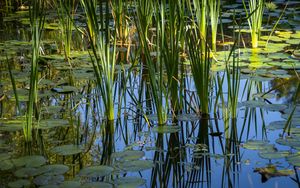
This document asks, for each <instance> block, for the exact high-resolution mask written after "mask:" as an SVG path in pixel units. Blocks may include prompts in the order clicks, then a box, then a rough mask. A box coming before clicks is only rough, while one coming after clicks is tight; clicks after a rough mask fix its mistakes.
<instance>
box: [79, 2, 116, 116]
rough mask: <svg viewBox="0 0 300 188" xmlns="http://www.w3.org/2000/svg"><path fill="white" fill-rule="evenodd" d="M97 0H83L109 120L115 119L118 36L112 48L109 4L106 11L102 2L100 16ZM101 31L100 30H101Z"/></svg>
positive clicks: (95, 69) (99, 83) (106, 5)
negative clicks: (114, 95)
mask: <svg viewBox="0 0 300 188" xmlns="http://www.w3.org/2000/svg"><path fill="white" fill-rule="evenodd" d="M97 2H98V1H96V0H81V4H82V6H83V9H84V11H85V14H86V18H87V26H88V37H89V42H90V44H91V48H92V51H93V55H94V56H93V57H92V56H91V58H92V62H93V68H94V71H95V74H96V80H97V86H98V88H99V91H100V93H101V96H102V100H103V103H104V108H105V115H106V118H107V119H108V120H113V119H114V99H113V93H114V92H113V90H114V89H113V88H114V87H113V86H114V75H115V63H116V38H115V37H114V39H113V48H112V50H111V49H110V47H111V46H110V39H111V37H112V35H111V31H110V29H109V5H108V2H106V3H105V12H104V10H103V8H102V4H100V16H98V13H97V6H98V5H97ZM99 31H100V32H99Z"/></svg>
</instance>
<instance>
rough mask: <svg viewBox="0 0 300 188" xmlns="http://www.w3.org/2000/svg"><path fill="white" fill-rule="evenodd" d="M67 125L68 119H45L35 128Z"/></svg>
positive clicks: (43, 128) (42, 128) (44, 128)
mask: <svg viewBox="0 0 300 188" xmlns="http://www.w3.org/2000/svg"><path fill="white" fill-rule="evenodd" d="M69 125H70V123H69V121H68V120H65V119H46V120H41V121H40V122H39V124H38V126H37V129H41V130H46V129H52V128H56V127H68V126H69Z"/></svg>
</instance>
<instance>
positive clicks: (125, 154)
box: [111, 150, 145, 161]
mask: <svg viewBox="0 0 300 188" xmlns="http://www.w3.org/2000/svg"><path fill="white" fill-rule="evenodd" d="M144 155H145V152H143V151H135V150H126V151H122V152H116V153H113V154H112V156H111V157H112V158H119V159H120V160H124V161H128V160H136V159H140V158H142V157H143V156H144Z"/></svg>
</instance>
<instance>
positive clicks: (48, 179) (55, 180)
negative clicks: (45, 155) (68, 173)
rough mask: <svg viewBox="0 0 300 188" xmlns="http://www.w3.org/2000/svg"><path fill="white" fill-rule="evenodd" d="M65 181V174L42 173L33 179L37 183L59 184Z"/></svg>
mask: <svg viewBox="0 0 300 188" xmlns="http://www.w3.org/2000/svg"><path fill="white" fill-rule="evenodd" d="M63 181H64V176H63V175H53V176H52V175H44V174H43V175H40V176H37V177H35V178H34V179H33V183H34V184H36V185H39V186H41V185H58V184H60V183H62V182H63Z"/></svg>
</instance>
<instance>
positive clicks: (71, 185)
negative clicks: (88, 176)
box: [59, 181, 81, 188]
mask: <svg viewBox="0 0 300 188" xmlns="http://www.w3.org/2000/svg"><path fill="white" fill-rule="evenodd" d="M79 187H81V183H80V182H79V181H64V182H63V183H62V184H60V185H59V188H79Z"/></svg>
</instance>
